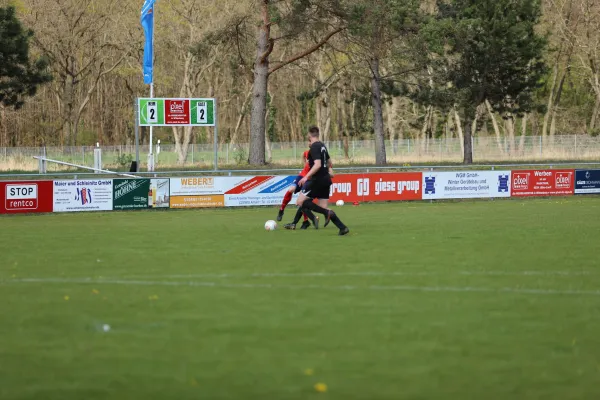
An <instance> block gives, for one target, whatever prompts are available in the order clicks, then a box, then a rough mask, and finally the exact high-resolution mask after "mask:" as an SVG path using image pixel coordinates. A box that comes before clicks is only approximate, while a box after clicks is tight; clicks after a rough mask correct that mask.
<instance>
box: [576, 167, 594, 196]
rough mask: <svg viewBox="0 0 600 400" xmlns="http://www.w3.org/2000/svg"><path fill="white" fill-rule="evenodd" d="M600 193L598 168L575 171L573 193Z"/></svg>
mask: <svg viewBox="0 0 600 400" xmlns="http://www.w3.org/2000/svg"><path fill="white" fill-rule="evenodd" d="M592 193H600V169H585V170H581V169H580V170H577V171H575V194H592Z"/></svg>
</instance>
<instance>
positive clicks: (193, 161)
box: [192, 143, 194, 165]
mask: <svg viewBox="0 0 600 400" xmlns="http://www.w3.org/2000/svg"><path fill="white" fill-rule="evenodd" d="M193 164H194V143H192V165H193Z"/></svg>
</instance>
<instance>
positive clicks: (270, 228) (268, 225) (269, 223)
mask: <svg viewBox="0 0 600 400" xmlns="http://www.w3.org/2000/svg"><path fill="white" fill-rule="evenodd" d="M265 229H266V230H268V231H274V230H275V229H277V222H275V221H273V220H272V219H270V220H268V221H267V222H265Z"/></svg>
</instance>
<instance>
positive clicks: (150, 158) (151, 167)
mask: <svg viewBox="0 0 600 400" xmlns="http://www.w3.org/2000/svg"><path fill="white" fill-rule="evenodd" d="M152 14H153V15H152V82H150V98H151V99H153V98H154V53H155V49H154V31H155V30H156V29H155V28H156V24H155V21H156V3H155V4H154V5H153V6H152ZM152 128H153V126H152V125H150V148H149V149H148V171H149V172H154V156H153V153H152Z"/></svg>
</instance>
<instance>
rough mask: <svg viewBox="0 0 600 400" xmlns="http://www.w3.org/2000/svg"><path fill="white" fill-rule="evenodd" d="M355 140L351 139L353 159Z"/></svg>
mask: <svg viewBox="0 0 600 400" xmlns="http://www.w3.org/2000/svg"><path fill="white" fill-rule="evenodd" d="M355 142H356V141H354V140H353V141H352V158H353V159H354V143H355Z"/></svg>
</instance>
